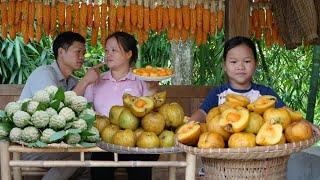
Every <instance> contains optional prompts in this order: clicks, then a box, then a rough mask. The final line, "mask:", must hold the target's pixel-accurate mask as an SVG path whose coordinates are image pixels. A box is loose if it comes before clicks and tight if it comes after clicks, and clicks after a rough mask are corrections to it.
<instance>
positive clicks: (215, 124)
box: [206, 115, 230, 141]
mask: <svg viewBox="0 0 320 180" xmlns="http://www.w3.org/2000/svg"><path fill="white" fill-rule="evenodd" d="M220 117H221V115H218V116H216V117H214V118H212V119H210V120H209V121H207V122H206V124H207V130H208V132H215V133H218V134H220V135H221V136H222V138H223V139H224V140H225V141H227V140H228V139H229V137H230V133H229V132H228V131H226V130H224V128H223V127H221V126H220Z"/></svg>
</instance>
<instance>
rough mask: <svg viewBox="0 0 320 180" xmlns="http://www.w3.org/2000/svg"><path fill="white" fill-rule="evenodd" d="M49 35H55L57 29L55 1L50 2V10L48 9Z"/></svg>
mask: <svg viewBox="0 0 320 180" xmlns="http://www.w3.org/2000/svg"><path fill="white" fill-rule="evenodd" d="M50 13H51V14H50V35H51V36H52V37H55V36H56V30H57V9H56V4H55V1H52V2H51V10H50Z"/></svg>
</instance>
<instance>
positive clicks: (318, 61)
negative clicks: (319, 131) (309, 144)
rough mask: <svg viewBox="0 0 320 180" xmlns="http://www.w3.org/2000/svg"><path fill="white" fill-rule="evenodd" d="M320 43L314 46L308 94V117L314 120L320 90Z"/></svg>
mask: <svg viewBox="0 0 320 180" xmlns="http://www.w3.org/2000/svg"><path fill="white" fill-rule="evenodd" d="M319 69H320V45H314V47H313V59H312V70H311V76H310V89H309V96H308V106H307V117H306V119H307V120H308V121H310V122H313V118H314V108H315V104H316V99H317V92H318V90H319V73H320V70H319Z"/></svg>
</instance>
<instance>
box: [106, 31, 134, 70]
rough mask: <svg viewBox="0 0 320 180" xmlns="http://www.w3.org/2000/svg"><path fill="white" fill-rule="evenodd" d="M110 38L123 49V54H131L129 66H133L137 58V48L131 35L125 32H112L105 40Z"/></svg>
mask: <svg viewBox="0 0 320 180" xmlns="http://www.w3.org/2000/svg"><path fill="white" fill-rule="evenodd" d="M110 38H116V40H117V42H118V44H119V45H120V46H121V47H122V48H123V50H124V51H125V52H129V51H131V52H132V56H131V58H130V62H129V63H130V65H133V64H134V63H135V62H136V60H137V58H138V48H137V40H136V39H135V38H134V36H132V35H131V34H128V33H126V32H119V31H118V32H114V33H113V34H111V35H109V36H108V37H107V39H106V40H108V39H110Z"/></svg>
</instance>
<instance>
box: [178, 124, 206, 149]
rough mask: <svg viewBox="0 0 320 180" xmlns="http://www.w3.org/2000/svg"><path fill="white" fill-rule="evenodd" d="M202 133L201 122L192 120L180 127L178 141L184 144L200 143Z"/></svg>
mask: <svg viewBox="0 0 320 180" xmlns="http://www.w3.org/2000/svg"><path fill="white" fill-rule="evenodd" d="M200 134H201V130H200V124H199V123H197V122H194V121H190V122H188V123H187V124H184V125H182V126H181V127H180V128H179V129H178V131H177V133H176V136H177V139H178V141H179V142H181V143H182V144H186V145H196V144H197V143H198V140H199V136H200Z"/></svg>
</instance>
